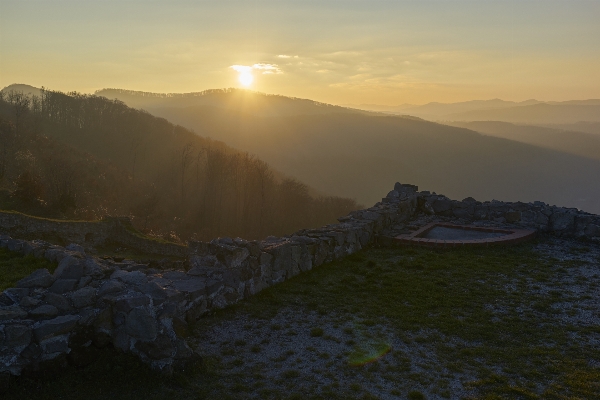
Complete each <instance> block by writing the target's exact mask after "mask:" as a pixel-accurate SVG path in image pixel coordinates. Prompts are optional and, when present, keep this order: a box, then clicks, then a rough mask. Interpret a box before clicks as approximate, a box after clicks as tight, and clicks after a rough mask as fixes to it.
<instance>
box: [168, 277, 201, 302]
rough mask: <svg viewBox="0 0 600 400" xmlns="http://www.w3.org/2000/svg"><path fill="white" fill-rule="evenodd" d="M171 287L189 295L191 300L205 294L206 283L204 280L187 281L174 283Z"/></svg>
mask: <svg viewBox="0 0 600 400" xmlns="http://www.w3.org/2000/svg"><path fill="white" fill-rule="evenodd" d="M173 287H175V289H177V290H179V291H180V292H184V293H189V295H190V297H191V298H196V297H198V296H202V295H204V294H205V293H206V290H205V289H206V283H205V280H204V279H187V280H184V281H174V282H173Z"/></svg>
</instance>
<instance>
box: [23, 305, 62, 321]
mask: <svg viewBox="0 0 600 400" xmlns="http://www.w3.org/2000/svg"><path fill="white" fill-rule="evenodd" d="M57 315H58V308H56V307H54V306H52V305H50V304H44V305H43V306H39V307H37V308H35V309H33V310H31V311H29V316H30V317H32V318H36V319H37V318H53V317H56V316H57Z"/></svg>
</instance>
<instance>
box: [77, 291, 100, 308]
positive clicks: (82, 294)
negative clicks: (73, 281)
mask: <svg viewBox="0 0 600 400" xmlns="http://www.w3.org/2000/svg"><path fill="white" fill-rule="evenodd" d="M71 302H72V303H73V307H75V308H84V307H88V306H91V305H92V304H94V303H95V302H96V289H94V288H93V287H89V286H86V287H84V288H81V289H79V290H77V291H75V292H73V293H72V294H71Z"/></svg>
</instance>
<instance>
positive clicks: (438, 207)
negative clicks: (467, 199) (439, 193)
mask: <svg viewBox="0 0 600 400" xmlns="http://www.w3.org/2000/svg"><path fill="white" fill-rule="evenodd" d="M432 207H433V211H434V212H435V213H436V214H440V213H442V212H444V211H449V210H451V209H452V201H450V200H449V199H443V198H442V199H437V200H436V201H435V202H434V203H433V204H432Z"/></svg>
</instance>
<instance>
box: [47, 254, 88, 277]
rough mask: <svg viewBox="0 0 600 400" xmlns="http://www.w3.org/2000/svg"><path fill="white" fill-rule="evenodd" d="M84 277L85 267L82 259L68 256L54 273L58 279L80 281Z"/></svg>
mask: <svg viewBox="0 0 600 400" xmlns="http://www.w3.org/2000/svg"><path fill="white" fill-rule="evenodd" d="M82 276H83V265H82V262H81V259H79V258H76V257H73V256H67V257H65V258H63V259H62V260H61V261H60V263H59V264H58V267H57V268H56V270H55V271H54V277H55V278H56V279H76V280H79V279H81V277H82Z"/></svg>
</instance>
